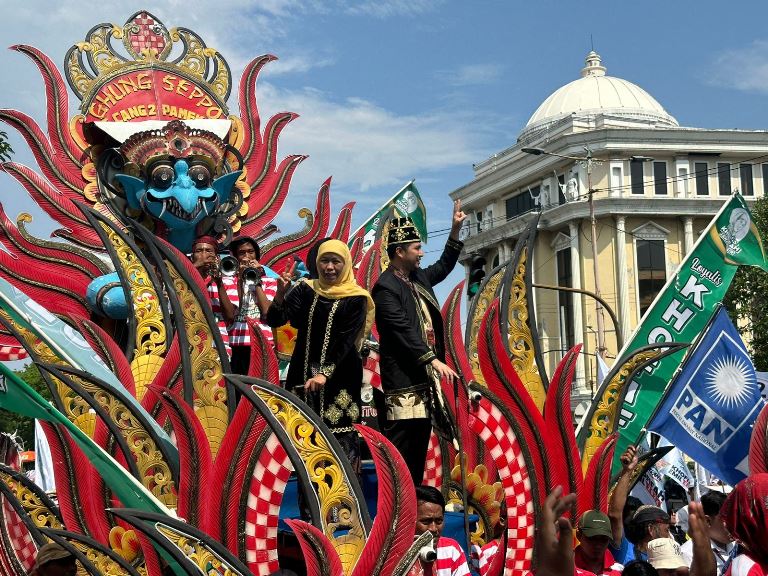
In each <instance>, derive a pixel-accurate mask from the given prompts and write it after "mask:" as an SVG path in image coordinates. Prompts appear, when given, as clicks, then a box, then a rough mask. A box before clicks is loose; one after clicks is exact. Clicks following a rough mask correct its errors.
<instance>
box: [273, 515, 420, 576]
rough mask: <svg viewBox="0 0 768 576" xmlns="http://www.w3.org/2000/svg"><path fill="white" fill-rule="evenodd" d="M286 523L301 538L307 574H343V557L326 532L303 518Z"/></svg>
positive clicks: (329, 575) (336, 575) (332, 575)
mask: <svg viewBox="0 0 768 576" xmlns="http://www.w3.org/2000/svg"><path fill="white" fill-rule="evenodd" d="M285 523H286V524H288V526H290V527H291V530H293V532H294V533H295V534H296V537H297V538H298V540H299V545H300V546H301V551H302V553H303V556H304V562H305V563H306V566H307V576H343V574H344V569H343V567H342V565H341V559H340V558H339V555H338V553H337V552H336V549H335V548H334V547H333V543H332V542H331V541H330V540H329V539H328V537H327V536H326V535H325V534H323V533H322V532H321V531H320V530H318V529H317V528H315V527H314V526H312V524H309V523H308V522H304V521H303V520H286V521H285ZM411 539H413V537H411ZM372 576H373V575H372Z"/></svg>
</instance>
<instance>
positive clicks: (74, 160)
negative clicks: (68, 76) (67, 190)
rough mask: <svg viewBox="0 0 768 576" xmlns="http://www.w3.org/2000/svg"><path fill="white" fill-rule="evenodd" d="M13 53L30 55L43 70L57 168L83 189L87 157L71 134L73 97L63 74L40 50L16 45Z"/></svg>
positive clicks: (65, 177) (50, 138)
mask: <svg viewBox="0 0 768 576" xmlns="http://www.w3.org/2000/svg"><path fill="white" fill-rule="evenodd" d="M11 50H16V51H18V52H21V53H22V54H26V55H27V56H28V57H29V58H31V59H32V61H33V62H34V63H35V64H36V65H37V68H38V69H39V70H40V74H41V75H42V77H43V81H44V82H45V94H46V101H47V104H48V106H47V107H48V117H47V121H48V141H49V142H50V145H51V146H52V148H53V150H54V151H55V156H53V158H55V159H56V168H57V170H58V171H59V174H61V176H62V177H63V179H64V180H65V181H66V182H68V183H69V185H71V186H73V187H76V188H78V189H82V188H83V187H84V186H85V184H86V182H85V180H84V179H83V175H82V172H81V168H82V166H83V163H84V160H85V158H86V156H85V153H84V151H83V150H82V149H81V148H80V147H79V146H78V145H77V144H76V143H75V141H74V139H73V138H72V135H71V134H70V131H69V118H68V117H67V116H68V112H69V95H68V92H67V87H66V85H65V84H64V79H63V78H62V77H61V73H60V72H59V70H58V68H57V67H56V65H55V64H54V63H53V61H52V60H51V59H50V58H49V57H48V56H46V55H45V54H43V53H42V52H41V51H40V50H38V49H37V48H34V47H32V46H27V45H24V44H19V45H16V46H12V47H11Z"/></svg>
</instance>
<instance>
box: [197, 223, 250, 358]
mask: <svg viewBox="0 0 768 576" xmlns="http://www.w3.org/2000/svg"><path fill="white" fill-rule="evenodd" d="M218 246H219V244H218V242H217V241H216V238H214V237H213V236H200V237H199V238H197V239H196V240H195V241H194V243H193V244H192V265H193V266H194V267H195V268H197V271H198V272H199V273H200V276H202V277H203V278H204V279H205V284H206V287H207V293H208V299H209V300H210V303H211V310H213V314H214V316H215V317H216V322H217V324H218V326H219V332H221V338H222V340H223V341H224V346H225V348H226V349H227V354H231V349H230V343H229V332H228V331H227V326H229V325H230V324H231V323H232V322H234V320H235V316H236V314H237V306H238V303H239V300H238V294H237V282H236V281H235V279H234V278H231V277H227V276H224V275H223V274H222V273H221V270H220V266H221V262H220V260H219V255H218Z"/></svg>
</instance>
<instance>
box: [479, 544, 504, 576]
mask: <svg viewBox="0 0 768 576" xmlns="http://www.w3.org/2000/svg"><path fill="white" fill-rule="evenodd" d="M498 550H499V539H498V538H496V539H495V540H491V541H490V542H488V544H486V545H485V546H483V547H482V548H481V549H480V554H479V558H478V568H480V575H481V576H485V574H487V573H488V569H489V568H490V567H491V562H493V557H494V556H496V552H497V551H498Z"/></svg>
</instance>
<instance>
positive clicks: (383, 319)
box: [371, 200, 467, 485]
mask: <svg viewBox="0 0 768 576" xmlns="http://www.w3.org/2000/svg"><path fill="white" fill-rule="evenodd" d="M466 217H467V216H466V214H464V212H462V210H461V203H460V202H459V201H458V200H457V201H456V202H454V206H453V222H452V225H451V232H450V234H449V236H448V240H447V241H446V243H445V248H444V249H443V253H442V255H441V256H440V259H439V260H438V261H437V262H435V263H434V264H432V265H431V266H428V267H426V268H423V269H422V268H421V267H420V264H421V258H422V256H424V252H423V250H422V247H421V237H420V236H419V232H418V230H417V229H416V226H415V225H414V224H413V221H412V220H411V219H410V218H395V219H394V220H392V221H391V222H390V226H389V231H388V233H387V255H388V256H389V267H388V268H387V269H386V270H384V271H383V272H382V273H381V275H380V276H379V279H378V280H377V282H376V284H375V286H374V287H373V290H372V291H371V295H372V296H373V300H374V302H375V303H376V327H377V328H378V331H379V354H380V358H379V367H380V369H381V385H382V389H383V391H384V397H385V398H384V405H385V406H384V407H385V410H384V412H385V413H386V416H385V417H381V416H380V417H381V418H382V422H381V425H382V429H383V432H384V435H385V436H386V437H387V438H388V439H389V441H390V442H392V443H393V444H394V445H395V447H396V448H397V449H398V450H399V451H400V454H402V456H403V458H404V459H405V462H406V464H407V465H408V469H409V470H410V472H411V477H412V478H413V482H414V483H415V484H417V485H418V484H421V481H422V479H423V476H424V465H425V461H426V456H427V447H428V444H429V437H430V434H431V432H432V424H433V420H434V421H435V423H436V424H438V426H437V428H436V431H438V432H441V431H444V430H445V429H446V428H447V425H446V421H447V418H446V417H445V416H444V414H443V413H442V411H441V409H440V408H439V407H438V406H439V402H440V400H441V399H442V396H441V393H440V387H439V386H440V380H441V379H444V378H445V379H449V380H451V381H452V380H454V379H455V378H458V376H457V375H456V373H455V372H454V371H453V370H452V369H451V368H450V367H449V366H447V365H446V364H445V350H444V344H443V320H442V315H441V313H440V305H439V304H438V302H437V298H436V297H435V292H434V290H433V288H432V287H433V286H434V285H435V284H437V283H439V282H442V281H443V280H444V279H445V278H446V277H447V276H448V274H450V273H451V270H453V268H454V266H456V262H458V259H459V254H460V253H461V249H462V247H463V246H464V244H463V243H462V242H460V241H459V230H460V229H461V225H462V222H464V219H465V218H466Z"/></svg>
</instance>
